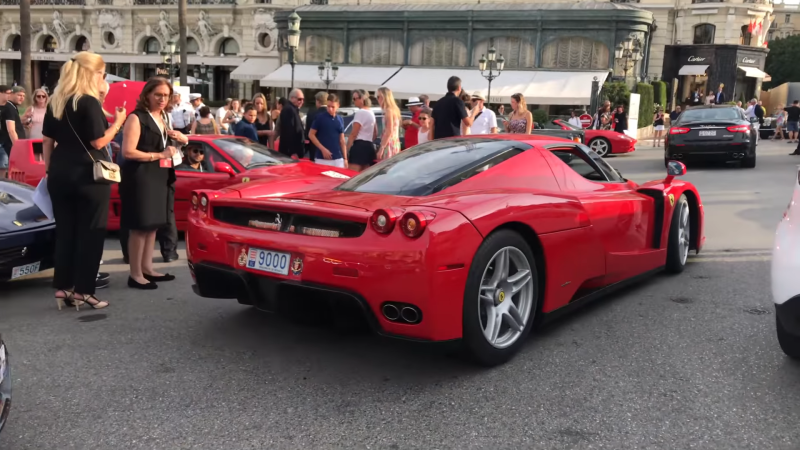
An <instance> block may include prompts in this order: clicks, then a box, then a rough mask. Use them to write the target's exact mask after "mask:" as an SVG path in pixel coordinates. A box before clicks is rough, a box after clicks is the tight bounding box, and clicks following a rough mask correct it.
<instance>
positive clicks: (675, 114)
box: [669, 110, 681, 122]
mask: <svg viewBox="0 0 800 450" xmlns="http://www.w3.org/2000/svg"><path fill="white" fill-rule="evenodd" d="M680 116H681V113H679V112H678V111H674V110H673V111H672V112H671V113H669V120H670V122H675V121H676V120H678V117H680Z"/></svg>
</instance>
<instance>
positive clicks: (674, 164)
mask: <svg viewBox="0 0 800 450" xmlns="http://www.w3.org/2000/svg"><path fill="white" fill-rule="evenodd" d="M684 175H686V165H685V164H684V163H682V162H680V161H670V162H668V163H667V178H665V179H664V183H665V184H669V183H670V182H672V180H673V179H674V178H675V177H682V176H684Z"/></svg>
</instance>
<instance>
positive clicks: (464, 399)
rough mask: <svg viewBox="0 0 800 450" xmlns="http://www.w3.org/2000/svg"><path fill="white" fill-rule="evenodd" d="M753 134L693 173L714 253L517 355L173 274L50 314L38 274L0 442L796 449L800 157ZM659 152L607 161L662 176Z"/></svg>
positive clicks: (111, 266) (16, 289) (10, 323)
mask: <svg viewBox="0 0 800 450" xmlns="http://www.w3.org/2000/svg"><path fill="white" fill-rule="evenodd" d="M788 147H789V146H788V145H787V144H783V143H780V144H778V143H776V144H772V143H769V144H765V145H763V146H762V148H761V149H760V150H761V156H760V158H759V161H758V167H757V168H756V169H753V170H742V169H737V168H713V167H712V168H698V169H694V168H691V167H690V169H689V170H690V172H689V174H688V175H687V178H688V179H689V180H691V181H693V182H695V183H697V185H698V186H699V188H700V190H701V193H702V195H703V197H704V203H705V205H706V211H707V218H708V226H707V229H706V233H707V236H708V247H707V248H708V251H707V252H704V253H702V254H701V256H699V257H696V258H693V259H692V262H691V265H690V266H689V267H688V268H687V270H686V271H685V272H684V274H682V275H680V276H678V277H668V276H658V277H655V278H654V279H651V280H649V282H647V283H645V284H642V285H639V286H636V287H633V288H630V289H628V290H626V291H624V292H622V293H620V294H619V295H616V296H614V297H613V298H609V299H607V300H604V301H601V302H597V303H595V304H593V305H590V306H589V307H588V308H586V309H584V310H582V311H580V312H578V313H577V314H573V315H571V316H568V317H566V318H564V319H563V320H560V321H558V322H556V323H554V324H552V325H550V326H548V327H547V328H545V329H543V330H540V331H538V332H537V333H536V334H535V335H534V336H533V337H532V338H531V339H530V341H529V343H528V345H527V346H526V347H525V348H524V350H523V351H522V352H521V354H520V355H518V357H517V358H516V359H514V360H513V361H512V362H511V363H509V364H507V365H505V366H503V367H498V368H495V369H491V370H486V369H480V368H476V367H473V366H470V365H468V364H465V363H463V362H461V361H460V360H458V359H455V358H452V357H449V356H447V354H446V353H444V352H443V351H441V350H439V349H436V348H430V347H425V346H420V345H411V344H407V343H402V342H397V341H391V340H385V339H380V338H377V337H373V336H370V335H360V334H356V335H347V334H343V333H338V332H336V331H333V330H328V329H323V328H315V327H308V326H302V325H298V324H294V323H291V322H289V321H287V320H285V319H283V318H280V317H273V316H269V315H264V314H259V313H256V312H254V311H251V310H249V309H247V308H245V307H242V306H239V305H238V304H236V303H235V302H234V303H232V302H230V301H224V300H219V301H215V300H206V299H200V298H197V297H195V296H194V295H193V294H192V293H191V291H190V290H189V287H188V284H189V275H188V272H187V270H186V269H185V266H184V264H185V263H184V262H183V261H181V262H180V263H175V264H172V265H171V266H170V267H169V270H170V271H173V272H174V273H177V274H178V276H179V280H180V281H179V282H177V283H174V284H173V285H172V286H169V287H167V285H163V286H162V288H160V289H159V290H158V291H156V292H155V293H148V294H138V293H135V292H133V291H131V290H129V289H126V288H123V287H122V286H123V283H124V281H125V268H124V267H123V266H122V265H119V263H120V260H119V257H120V253H119V251H118V247H117V245H116V243H114V242H111V241H109V243H108V246H107V249H108V250H107V252H106V260H107V263H108V264H107V265H106V269H107V270H110V271H112V272H113V278H112V281H113V284H114V285H113V287H112V288H111V289H109V290H108V292H105V293H104V294H106V296H107V298H109V299H111V300H112V302H113V305H112V307H110V308H109V309H107V310H104V311H90V310H86V311H82V312H80V313H77V312H75V311H61V312H59V311H57V310H56V308H55V304H54V301H53V300H52V299H51V296H52V293H51V291H50V290H49V289H48V285H47V280H45V279H39V280H28V281H24V282H17V283H12V284H11V285H9V286H4V287H3V288H2V289H3V291H2V295H1V296H0V330H2V331H3V333H4V336H5V337H6V338H7V340H8V342H9V343H10V344H11V345H12V350H13V352H14V353H13V356H14V360H13V363H14V369H15V372H14V384H15V398H14V411H13V415H12V417H11V420H10V423H9V425H8V427H7V429H6V430H5V431H4V432H3V434H2V435H0V448H3V449H13V450H22V449H36V450H49V449H59V450H66V449H81V450H88V449H188V448H197V449H221V448H225V449H262V448H394V449H406V448H424V449H433V448H442V449H444V448H458V449H466V448H490V447H497V448H546V449H555V448H569V449H577V448H580V449H583V448H585V449H590V448H591V449H629V448H637V449H638V448H642V449H644V448H652V449H665V448H669V449H688V448H699V449H726V450H727V449H739V448H742V449H781V448H786V449H790V448H798V446H800V429H799V428H798V426H797V424H798V423H800V417H798V408H797V405H798V404H800V365H798V364H795V363H793V362H790V361H789V360H787V359H786V358H784V356H783V354H782V353H781V352H780V350H779V349H778V346H777V342H776V339H775V336H774V335H775V333H774V320H775V319H774V314H773V309H772V308H771V303H770V297H769V290H768V271H769V262H768V259H769V247H770V245H771V237H772V232H773V230H774V225H775V223H776V221H777V220H778V219H779V217H780V214H781V213H782V210H783V208H784V207H785V206H786V204H787V202H788V200H789V196H790V190H791V188H792V183H793V180H794V177H795V176H796V175H795V170H796V169H795V164H796V163H798V162H800V159H793V158H792V157H790V156H787V155H786V153H788ZM662 158H663V157H662V155H661V153H660V152H658V151H657V150H642V151H639V152H637V153H636V154H634V155H631V156H626V157H618V158H613V159H611V160H610V162H611V163H612V164H614V165H615V166H616V167H618V168H619V169H620V170H621V171H622V172H623V174H625V175H626V176H628V177H629V178H631V179H634V180H636V181H644V180H646V179H649V178H655V177H660V176H663V162H662V161H663V159H662Z"/></svg>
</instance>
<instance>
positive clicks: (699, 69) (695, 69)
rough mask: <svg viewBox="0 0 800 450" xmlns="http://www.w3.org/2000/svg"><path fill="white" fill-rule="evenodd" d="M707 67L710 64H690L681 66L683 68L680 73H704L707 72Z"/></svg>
mask: <svg viewBox="0 0 800 450" xmlns="http://www.w3.org/2000/svg"><path fill="white" fill-rule="evenodd" d="M706 69H708V65H705V66H698V65H694V64H689V65H686V66H683V67H681V70H679V71H678V75H703V74H705V73H706Z"/></svg>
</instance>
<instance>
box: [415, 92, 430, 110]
mask: <svg viewBox="0 0 800 450" xmlns="http://www.w3.org/2000/svg"><path fill="white" fill-rule="evenodd" d="M417 98H418V99H419V101H421V102H422V105H423V106H424V107H426V108H428V109H431V98H430V97H428V96H427V95H425V94H422V95H420V96H419V97H417Z"/></svg>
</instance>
